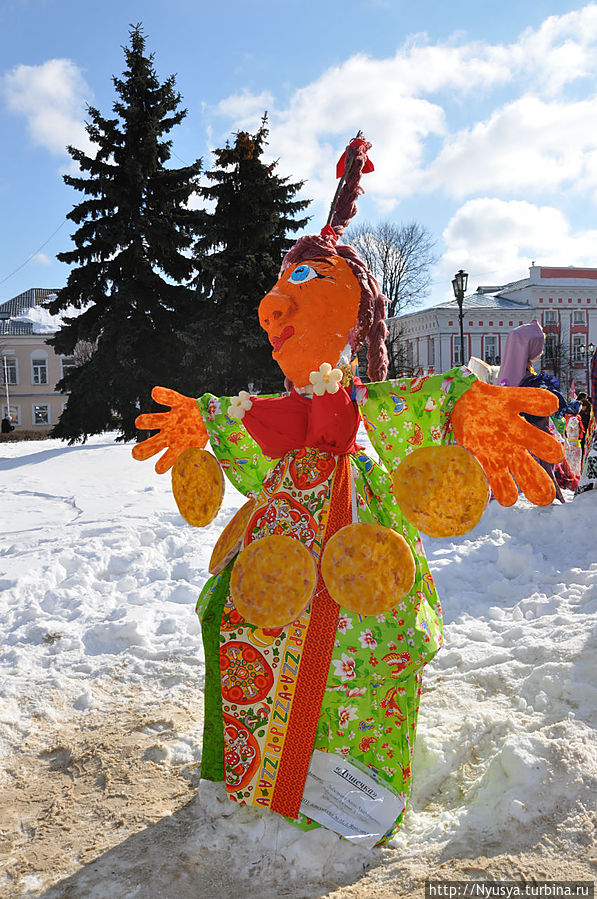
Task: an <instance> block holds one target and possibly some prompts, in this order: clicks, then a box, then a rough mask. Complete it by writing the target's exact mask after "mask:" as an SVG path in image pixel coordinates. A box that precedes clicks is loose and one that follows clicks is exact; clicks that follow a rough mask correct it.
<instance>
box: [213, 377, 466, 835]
mask: <svg viewBox="0 0 597 899" xmlns="http://www.w3.org/2000/svg"><path fill="white" fill-rule="evenodd" d="M474 381H475V377H474V376H473V375H471V373H470V372H469V371H468V370H467V369H465V368H457V369H453V370H452V371H449V372H447V373H445V374H442V375H434V376H432V377H428V378H415V379H400V380H392V381H384V382H381V383H371V384H367V385H362V386H360V387H358V388H356V390H355V391H354V398H355V399H356V402H357V404H358V406H359V407H360V413H361V417H362V420H363V422H364V424H365V427H366V429H367V434H368V437H369V439H370V441H371V443H372V445H373V447H374V448H375V450H376V452H377V453H378V455H379V460H380V462H379V463H377V462H375V461H373V460H372V459H371V458H369V456H368V455H367V454H366V453H365V452H363V451H360V450H357V451H356V452H355V453H352V454H351V455H350V457H349V462H350V465H349V471H350V489H351V497H352V520H353V521H361V522H377V523H378V524H381V525H384V526H386V527H389V528H393V529H394V530H395V531H397V532H398V533H399V534H401V535H402V536H403V537H404V538H405V540H406V541H407V543H408V544H409V546H410V548H411V550H412V553H413V557H414V560H415V565H416V576H415V581H414V584H413V587H412V589H411V591H410V592H409V594H408V595H407V596H406V597H405V598H404V599H402V600H400V601H399V602H397V603H396V604H395V605H394V606H393V607H392V608H390V609H389V610H388V611H387V612H384V613H383V614H379V615H372V616H362V615H358V614H355V613H354V612H351V611H348V610H346V609H343V608H341V607H340V610H339V614H338V618H337V624H336V630H335V637H334V639H333V648H332V650H331V662H330V664H329V669H328V670H327V679H325V688H324V690H323V701H322V702H321V709H320V712H319V716H318V718H317V723H316V727H315V731H314V733H315V740H314V744H312V746H311V748H312V749H319V750H323V751H325V752H329V753H335V754H337V755H339V756H342V757H344V758H345V759H347V760H352V761H354V762H355V763H356V764H359V765H361V766H362V765H365V766H367V767H368V768H372V769H374V771H375V772H376V773H377V776H378V777H379V778H380V779H381V780H382V781H384V782H386V783H388V784H390V785H391V787H392V788H393V790H394V791H395V792H396V793H397V794H399V795H400V796H401V797H402V799H403V801H404V803H405V804H406V802H407V800H408V796H409V793H410V786H411V779H412V772H411V758H412V753H413V751H414V745H415V737H416V727H417V714H418V710H419V698H420V694H421V682H422V673H423V668H424V666H425V664H426V663H427V662H428V661H430V659H432V658H433V656H434V655H435V653H436V652H437V650H438V649H439V647H440V646H441V644H442V617H441V605H440V602H439V598H438V595H437V592H436V589H435V586H434V583H433V578H432V576H431V574H430V572H429V566H428V564H427V560H426V558H425V553H424V550H423V546H422V543H421V539H420V536H419V533H418V531H417V529H416V527H414V526H413V525H412V524H410V523H409V522H408V521H407V520H406V519H405V518H404V516H403V515H402V513H401V510H400V508H399V506H398V505H397V503H396V501H395V499H394V496H393V494H392V491H391V489H390V487H391V480H390V473H391V472H392V471H393V470H394V469H395V468H396V467H397V465H398V464H399V462H400V461H401V460H402V459H403V458H404V457H405V456H406V455H407V454H408V453H410V452H413V451H414V450H415V449H417V448H419V447H422V446H433V445H437V446H439V445H442V444H446V443H451V442H453V435H452V428H451V413H452V409H453V407H454V404H455V403H456V401H457V400H458V399H459V398H460V397H461V396H462V395H463V393H464V392H465V391H466V390H467V389H468V388H469V387H470V386H471V385H472V384H473V383H474ZM229 403H230V400H229V399H228V398H220V399H218V398H216V397H214V396H212V395H209V394H208V395H204V396H203V397H201V398H200V399H199V400H198V404H199V407H200V409H201V412H202V415H203V418H204V420H205V424H206V426H207V430H208V433H209V438H210V443H211V448H212V450H213V452H214V454H215V455H216V457H217V458H218V460H219V462H220V464H221V466H222V468H223V470H224V472H225V474H226V475H227V477H228V478H229V479H230V481H231V482H232V483H233V484H234V486H235V487H236V488H237V489H238V490H240V491H241V492H242V493H243V494H245V496H247V497H251V498H254V499H255V500H256V511H255V513H254V514H253V516H252V518H251V520H250V522H249V525H248V528H247V534H246V536H245V543H247V542H251V541H252V540H255V539H258V538H259V537H262V536H265V535H267V534H286V535H288V536H289V537H292V538H294V539H298V540H300V541H301V542H303V543H304V544H305V545H306V546H307V548H308V549H309V550H310V551H311V552H312V553H313V554H314V556H315V557H316V558H317V559H318V558H319V556H320V554H321V551H322V549H323V546H324V543H325V533H326V522H327V519H328V516H329V515H330V510H331V509H332V507H333V499H334V490H335V486H334V485H335V484H336V480H335V477H336V475H337V465H338V457H335V456H333V455H332V454H330V453H329V452H324V451H321V450H318V449H315V448H312V447H305V448H302V449H298V450H293V451H291V452H289V453H287V454H286V455H285V456H284V458H282V459H280V460H272V459H268V458H267V457H266V456H264V454H263V453H262V451H261V449H260V447H259V446H258V445H257V443H256V442H255V441H254V440H253V439H252V438H251V436H250V435H249V434H248V432H247V431H246V429H245V428H244V427H243V425H242V423H239V422H238V421H235V420H234V419H231V418H229V417H228V416H227V414H226V412H227V409H228V406H229ZM233 565H234V560H232V561H231V562H230V563H229V565H228V566H227V567H226V569H224V571H222V572H221V573H220V574H219V575H217V576H215V577H212V578H210V579H209V580H208V581H207V583H206V584H205V586H204V588H203V591H202V593H201V596H200V597H199V601H198V603H197V612H198V614H199V618H200V620H201V623H202V633H203V641H204V647H205V659H206V691H205V692H206V708H205V724H204V747H203V757H202V776H203V777H204V778H207V779H211V780H225V781H226V787H227V790H228V793H229V796H230V798H231V799H233V800H235V801H237V802H241V803H249V804H258V805H261V806H262V807H269V808H273V809H274V810H280V804H279V803H278V806H276V804H275V802H274V801H273V800H272V796H273V795H274V793H275V786H276V772H277V770H279V769H278V761H279V759H280V757H281V756H282V755H283V753H284V752H287V751H290V749H289V747H288V732H287V731H286V730H285V721H286V723H287V722H288V715H289V714H290V712H291V711H292V704H293V701H294V700H295V696H296V694H295V692H294V690H295V680H293V678H294V676H295V675H296V673H297V669H298V670H300V665H301V661H304V658H303V659H302V657H301V653H302V651H303V648H304V637H305V634H306V633H307V632H308V629H309V626H310V623H311V617H310V616H311V608H309V609H307V610H306V611H305V613H304V614H303V615H302V616H300V618H299V619H297V621H295V622H293V623H292V625H288V626H286V627H285V628H272V629H266V630H264V629H261V628H257V627H255V626H254V625H251V624H250V623H248V622H246V621H244V620H243V619H242V618H241V617H240V615H239V614H238V612H237V611H236V609H235V608H234V603H233V601H232V599H231V597H230V593H229V580H230V572H231V569H232V566H233ZM307 674H308V673H307ZM303 676H305V672H304V670H303ZM285 741H286V742H285ZM403 814H404V812H402V813H401V814H400V815H399V817H398V818H397V820H396V821H395V823H394V825H393V827H392V828H391V829H390V830H389V831H388V832H387V833H386V835H385V837H384V839H383V840H381V841H380V842H384V841H385V840H387V839H389V838H390V837H391V836H392V834H393V833H395V831H396V829H397V828H398V827H399V826H400V824H401V821H402V817H403ZM292 820H293V823H295V824H297V825H298V826H299V827H302V828H304V829H308V828H311V827H317V826H319V825H318V824H316V823H315V822H314V821H311V820H310V819H309V818H307V817H305V815H303V814H298V816H293V819H292Z"/></svg>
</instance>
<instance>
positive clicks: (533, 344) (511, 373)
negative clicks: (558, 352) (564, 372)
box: [498, 321, 566, 503]
mask: <svg viewBox="0 0 597 899" xmlns="http://www.w3.org/2000/svg"><path fill="white" fill-rule="evenodd" d="M544 345H545V335H544V333H543V329H542V328H541V325H540V324H539V322H538V321H532V322H529V323H528V324H527V325H519V327H518V328H514V330H513V331H510V333H509V334H508V338H507V340H506V346H505V347H504V353H503V356H502V363H501V365H500V371H499V375H498V383H499V384H500V385H502V386H504V387H539V388H543V389H546V390H549V391H551V393H553V395H554V396H556V397H557V399H558V409H557V410H556V413H555V414H556V415H558V416H561V415H563V413H564V410H565V408H566V400H565V399H564V397H563V395H562V393H561V392H560V384H559V381H558V379H557V378H555V377H554V376H553V375H548V374H546V373H545V372H541V373H540V374H537V373H536V372H535V370H534V369H533V362H536V361H537V360H538V359H540V358H541V355H542V353H543V347H544ZM524 417H525V418H526V420H527V421H529V422H530V423H531V424H533V425H535V427H536V428H539V429H540V430H541V431H545V433H547V434H554V429H553V425H552V424H551V422H550V420H549V416H546V415H544V416H537V415H529V414H525V415H524ZM537 461H538V462H539V464H540V465H541V466H542V467H543V468H544V469H545V471H546V472H547V474H548V475H549V476H550V478H551V479H552V480H553V482H554V485H555V491H556V498H557V499H558V500H559V501H560V502H561V503H563V502H565V500H564V495H563V493H562V491H561V489H560V485H559V484H558V481H557V479H556V476H555V471H554V467H555V466H554V463H552V462H547V461H545V460H544V459H540V458H538V459H537Z"/></svg>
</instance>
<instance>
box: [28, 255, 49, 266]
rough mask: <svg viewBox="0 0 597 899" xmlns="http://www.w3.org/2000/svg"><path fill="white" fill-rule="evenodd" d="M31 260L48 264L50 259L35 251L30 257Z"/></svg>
mask: <svg viewBox="0 0 597 899" xmlns="http://www.w3.org/2000/svg"><path fill="white" fill-rule="evenodd" d="M31 261H32V262H39V263H40V264H41V265H50V264H51V262H52V260H51V259H50V257H49V256H46V254H45V253H36V254H35V255H34V256H32V257H31Z"/></svg>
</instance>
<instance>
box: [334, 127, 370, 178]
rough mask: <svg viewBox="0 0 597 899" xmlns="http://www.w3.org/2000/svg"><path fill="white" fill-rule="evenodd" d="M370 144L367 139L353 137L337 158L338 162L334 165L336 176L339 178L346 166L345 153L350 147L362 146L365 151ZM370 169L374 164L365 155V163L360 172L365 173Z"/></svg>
mask: <svg viewBox="0 0 597 899" xmlns="http://www.w3.org/2000/svg"><path fill="white" fill-rule="evenodd" d="M370 146H371V144H369V143H368V141H366V140H364V139H363V138H362V137H355V138H353V139H352V140H351V142H350V143H349V145H348V146H347V148H346V150H345V151H344V153H343V154H342V156H341V157H340V159H339V160H338V163H337V165H336V178H341V177H342V175H343V174H344V169H345V167H346V154H347V152H348V151H349V150H350V148H351V147H354V148H355V149H357V148H359V147H362V148H363V150H365V152H367V150H368V149H369V147H370ZM372 171H374V165H373V163H372V162H371V160H370V159H369V157H368V156H367V157H366V161H365V165H364V166H363V171H362V174H363V175H366V174H368V173H369V172H372Z"/></svg>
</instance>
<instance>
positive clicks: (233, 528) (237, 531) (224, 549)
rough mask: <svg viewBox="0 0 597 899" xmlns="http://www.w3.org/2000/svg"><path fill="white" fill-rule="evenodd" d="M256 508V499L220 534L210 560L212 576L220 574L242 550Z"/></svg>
mask: <svg viewBox="0 0 597 899" xmlns="http://www.w3.org/2000/svg"><path fill="white" fill-rule="evenodd" d="M255 506H256V502H255V500H254V499H249V500H247V502H246V503H245V504H244V505H243V506H241V507H240V509H239V510H238V512H237V513H236V515H234V517H233V518H231V519H230V521H229V522H228V524H227V525H226V527H225V528H224V530H223V531H222V533H221V534H220V537H219V539H218V542H217V543H216V545H215V546H214V548H213V552H212V554H211V559H210V560H209V573H210V574H219V573H220V571H222V569H224V568H225V567H226V565H227V564H228V562H229V561H230V559H232V558H233V556H235V555H236V553H237V552H238V550H239V549H240V544H241V542H242V539H243V537H244V535H245V531H246V529H247V525H248V523H249V520H250V518H251V515H252V514H253V509H254V508H255Z"/></svg>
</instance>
